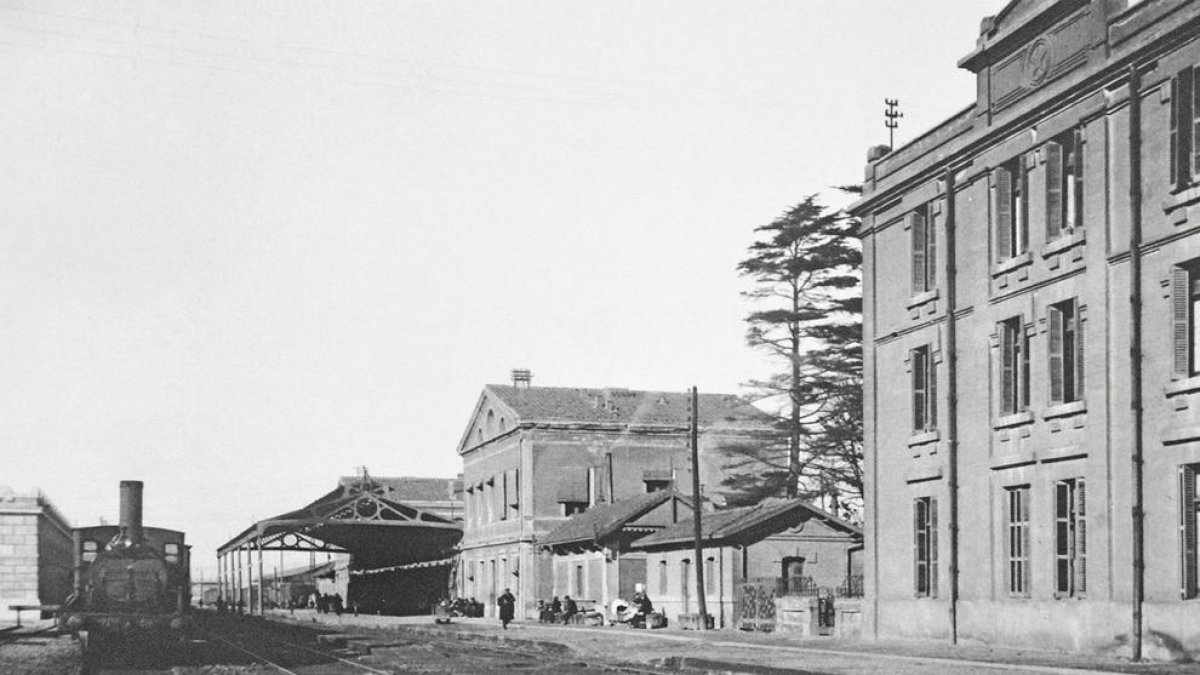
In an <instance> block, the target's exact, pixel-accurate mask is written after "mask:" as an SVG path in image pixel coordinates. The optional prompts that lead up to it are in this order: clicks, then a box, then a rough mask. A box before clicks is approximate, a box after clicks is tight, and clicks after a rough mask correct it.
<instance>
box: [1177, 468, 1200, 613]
mask: <svg viewBox="0 0 1200 675" xmlns="http://www.w3.org/2000/svg"><path fill="white" fill-rule="evenodd" d="M1197 474H1200V464H1185V465H1183V466H1181V467H1179V571H1180V575H1179V586H1180V595H1181V596H1182V597H1183V598H1184V599H1185V600H1186V599H1189V598H1194V597H1196V595H1197V588H1196V557H1197V556H1196V548H1197V542H1196V521H1197V519H1198V518H1200V503H1198V502H1197V501H1196V497H1197V490H1196V476H1197Z"/></svg>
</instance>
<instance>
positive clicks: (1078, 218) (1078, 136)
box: [1067, 127, 1083, 229]
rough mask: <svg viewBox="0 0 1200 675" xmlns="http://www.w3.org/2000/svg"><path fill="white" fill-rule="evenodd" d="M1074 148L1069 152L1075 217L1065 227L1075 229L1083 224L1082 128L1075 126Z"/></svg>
mask: <svg viewBox="0 0 1200 675" xmlns="http://www.w3.org/2000/svg"><path fill="white" fill-rule="evenodd" d="M1072 133H1073V135H1074V141H1075V143H1074V146H1075V147H1074V149H1073V150H1072V152H1071V158H1070V163H1071V180H1072V181H1073V182H1074V183H1075V198H1074V200H1073V202H1074V207H1075V218H1074V219H1073V220H1072V221H1071V222H1069V223H1067V227H1069V228H1071V229H1075V228H1076V227H1082V226H1083V129H1082V128H1079V127H1076V128H1075V131H1074V132H1072Z"/></svg>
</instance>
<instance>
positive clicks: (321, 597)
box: [309, 593, 346, 616]
mask: <svg viewBox="0 0 1200 675" xmlns="http://www.w3.org/2000/svg"><path fill="white" fill-rule="evenodd" d="M309 607H311V608H315V609H316V610H317V613H318V614H329V613H330V612H333V613H334V614H337V615H338V616H341V615H342V612H344V611H346V607H345V605H343V604H342V594H341V593H334V594H333V595H330V594H328V593H313V594H312V596H311V600H310V601H309Z"/></svg>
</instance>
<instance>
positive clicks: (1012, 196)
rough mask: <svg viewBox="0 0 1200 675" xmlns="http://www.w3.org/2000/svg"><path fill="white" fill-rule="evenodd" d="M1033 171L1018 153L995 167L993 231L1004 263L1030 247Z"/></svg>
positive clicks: (997, 256) (993, 180)
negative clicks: (1031, 172) (1030, 199)
mask: <svg viewBox="0 0 1200 675" xmlns="http://www.w3.org/2000/svg"><path fill="white" fill-rule="evenodd" d="M1028 195H1029V172H1028V170H1026V168H1025V156H1024V155H1018V156H1017V157H1014V158H1013V159H1011V160H1009V161H1007V162H1005V163H1004V164H1003V165H1001V166H999V167H997V168H995V169H993V170H992V231H993V232H994V233H995V237H996V258H997V259H998V260H999V261H1001V262H1003V261H1005V260H1008V259H1009V258H1014V257H1016V256H1018V255H1021V254H1022V253H1024V252H1025V251H1026V250H1027V249H1028V248H1029V199H1028Z"/></svg>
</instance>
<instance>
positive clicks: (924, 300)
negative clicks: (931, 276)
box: [905, 288, 938, 309]
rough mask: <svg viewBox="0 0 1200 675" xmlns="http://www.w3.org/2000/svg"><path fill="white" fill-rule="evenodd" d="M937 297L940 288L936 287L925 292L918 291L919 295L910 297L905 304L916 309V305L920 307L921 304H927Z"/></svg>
mask: <svg viewBox="0 0 1200 675" xmlns="http://www.w3.org/2000/svg"><path fill="white" fill-rule="evenodd" d="M937 299H938V289H936V288H935V289H933V290H931V291H925V292H924V293H918V294H917V295H914V296H912V297H911V298H909V300H908V303H907V304H906V305H905V306H906V307H908V308H909V309H914V308H916V307H920V306H921V305H925V304H928V303H930V302H933V301H934V300H937Z"/></svg>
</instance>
